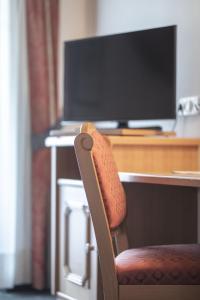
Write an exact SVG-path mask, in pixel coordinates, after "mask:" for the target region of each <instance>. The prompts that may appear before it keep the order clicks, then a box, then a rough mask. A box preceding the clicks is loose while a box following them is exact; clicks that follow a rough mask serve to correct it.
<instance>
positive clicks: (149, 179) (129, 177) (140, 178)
mask: <svg viewBox="0 0 200 300" xmlns="http://www.w3.org/2000/svg"><path fill="white" fill-rule="evenodd" d="M192 173H193V174H192ZM119 177H120V180H121V181H122V182H130V183H131V182H135V183H150V184H162V185H175V186H187V187H197V188H198V187H200V172H198V171H197V172H191V173H190V172H188V174H187V173H186V172H185V174H183V173H180V174H178V173H177V174H174V173H168V174H164V173H162V174H161V173H160V174H158V173H155V174H153V173H152V174H148V173H127V172H119Z"/></svg>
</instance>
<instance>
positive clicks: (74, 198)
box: [58, 180, 97, 300]
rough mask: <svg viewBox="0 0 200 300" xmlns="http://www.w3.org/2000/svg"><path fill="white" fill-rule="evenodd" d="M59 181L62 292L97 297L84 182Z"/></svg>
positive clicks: (91, 237)
mask: <svg viewBox="0 0 200 300" xmlns="http://www.w3.org/2000/svg"><path fill="white" fill-rule="evenodd" d="M59 182H60V198H59V201H60V214H59V221H60V226H59V292H60V293H61V294H63V295H66V296H68V297H72V299H80V300H84V299H92V300H95V299H97V298H96V290H97V287H96V276H97V275H96V274H97V253H96V249H95V248H96V246H95V239H94V233H93V228H92V224H91V219H90V213H89V209H88V205H87V201H86V196H85V192H84V189H83V186H82V183H81V181H78V180H77V181H71V180H69V181H67V180H65V181H64V183H65V184H63V181H59ZM60 293H58V294H60ZM66 299H67V298H66ZM69 299H70V298H69Z"/></svg>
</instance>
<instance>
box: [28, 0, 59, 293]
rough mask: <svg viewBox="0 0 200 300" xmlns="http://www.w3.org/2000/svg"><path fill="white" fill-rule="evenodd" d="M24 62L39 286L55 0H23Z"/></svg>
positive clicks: (53, 90)
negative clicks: (43, 139) (44, 140)
mask: <svg viewBox="0 0 200 300" xmlns="http://www.w3.org/2000/svg"><path fill="white" fill-rule="evenodd" d="M26 5H27V6H26V11H27V32H28V34H27V35H28V62H29V83H30V102H31V105H30V107H31V127H32V135H33V136H34V143H36V144H37V137H38V146H37V145H34V147H33V148H34V149H36V150H35V151H34V152H33V154H32V276H33V278H32V281H33V287H34V288H36V289H43V288H45V286H46V283H47V282H46V280H47V277H48V276H47V270H48V269H47V268H48V266H47V263H48V262H47V257H48V255H47V252H48V251H47V250H48V248H47V245H48V232H49V228H48V227H49V208H50V153H49V150H48V149H45V148H44V146H43V145H41V140H40V137H41V136H42V135H43V133H44V132H46V131H47V130H48V128H49V126H51V125H53V124H54V123H55V121H56V118H57V114H58V113H57V47H58V6H59V1H58V0H27V1H26Z"/></svg>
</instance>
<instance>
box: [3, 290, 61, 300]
mask: <svg viewBox="0 0 200 300" xmlns="http://www.w3.org/2000/svg"><path fill="white" fill-rule="evenodd" d="M20 299H21V300H26V299H27V300H54V299H56V297H53V296H51V295H50V294H49V293H46V292H45V293H39V292H34V291H9V292H6V291H0V300H20Z"/></svg>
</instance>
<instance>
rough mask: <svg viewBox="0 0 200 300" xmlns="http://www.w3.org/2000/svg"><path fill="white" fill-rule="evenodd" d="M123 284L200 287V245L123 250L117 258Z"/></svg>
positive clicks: (117, 266) (118, 275)
mask: <svg viewBox="0 0 200 300" xmlns="http://www.w3.org/2000/svg"><path fill="white" fill-rule="evenodd" d="M115 264H116V270H117V278H118V282H119V284H121V285H133V284H135V285H141V284H144V285H145V284H146V285H147V284H151V285H155V284H164V285H176V284H178V285H196V284H200V245H199V244H188V245H162V246H149V247H143V248H136V249H129V250H126V251H123V252H122V253H120V254H119V255H118V256H117V257H116V258H115Z"/></svg>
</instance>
